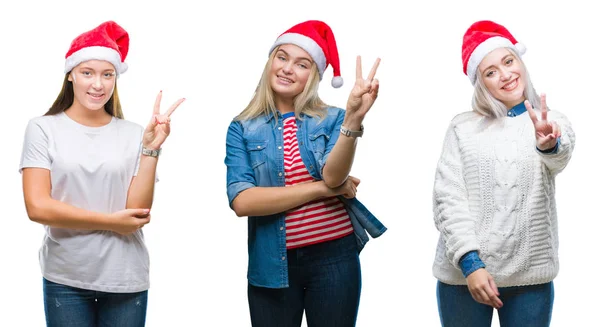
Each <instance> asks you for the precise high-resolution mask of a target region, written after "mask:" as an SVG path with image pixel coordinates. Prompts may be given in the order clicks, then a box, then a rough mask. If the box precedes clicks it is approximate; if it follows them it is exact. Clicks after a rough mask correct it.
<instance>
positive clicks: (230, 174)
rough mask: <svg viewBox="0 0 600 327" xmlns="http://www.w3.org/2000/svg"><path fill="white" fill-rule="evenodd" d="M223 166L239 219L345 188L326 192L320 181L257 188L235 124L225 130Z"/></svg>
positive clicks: (339, 192) (273, 211)
mask: <svg viewBox="0 0 600 327" xmlns="http://www.w3.org/2000/svg"><path fill="white" fill-rule="evenodd" d="M225 165H226V166H227V197H228V198H229V206H230V207H231V209H233V210H234V211H235V213H236V215H237V216H238V217H245V216H266V215H271V214H275V213H280V212H284V211H286V210H289V209H292V208H295V207H298V206H300V205H303V204H305V203H307V202H310V201H312V200H315V199H318V198H321V197H329V196H335V195H338V194H343V193H346V192H345V191H347V189H346V188H344V187H340V188H336V189H329V188H328V187H327V186H326V185H325V183H324V182H322V181H317V182H311V183H305V184H299V185H294V186H287V187H285V186H282V187H258V186H257V183H256V179H255V176H254V170H253V169H252V167H251V166H250V159H249V155H248V152H247V151H246V146H245V142H244V138H243V129H242V125H241V124H240V122H237V121H236V122H232V123H231V124H230V125H229V129H228V131H227V140H226V156H225Z"/></svg>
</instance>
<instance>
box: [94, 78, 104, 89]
mask: <svg viewBox="0 0 600 327" xmlns="http://www.w3.org/2000/svg"><path fill="white" fill-rule="evenodd" d="M101 78H102V76H96V78H94V83H93V84H92V87H94V88H95V89H97V90H99V89H101V88H102V80H101Z"/></svg>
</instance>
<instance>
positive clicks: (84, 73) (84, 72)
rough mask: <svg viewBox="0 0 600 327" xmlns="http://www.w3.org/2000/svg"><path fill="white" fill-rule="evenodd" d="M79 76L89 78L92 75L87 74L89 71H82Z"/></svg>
mask: <svg viewBox="0 0 600 327" xmlns="http://www.w3.org/2000/svg"><path fill="white" fill-rule="evenodd" d="M81 74H82V75H83V76H91V75H92V72H89V71H83V72H81Z"/></svg>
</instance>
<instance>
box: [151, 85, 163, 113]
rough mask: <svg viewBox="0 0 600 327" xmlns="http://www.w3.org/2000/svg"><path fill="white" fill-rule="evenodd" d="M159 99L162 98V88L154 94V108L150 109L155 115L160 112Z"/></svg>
mask: <svg viewBox="0 0 600 327" xmlns="http://www.w3.org/2000/svg"><path fill="white" fill-rule="evenodd" d="M161 99H162V90H161V91H160V92H158V95H157V96H156V100H155V101H154V110H153V111H152V113H153V114H155V115H159V114H160V100H161Z"/></svg>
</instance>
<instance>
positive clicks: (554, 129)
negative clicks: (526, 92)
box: [525, 93, 560, 151]
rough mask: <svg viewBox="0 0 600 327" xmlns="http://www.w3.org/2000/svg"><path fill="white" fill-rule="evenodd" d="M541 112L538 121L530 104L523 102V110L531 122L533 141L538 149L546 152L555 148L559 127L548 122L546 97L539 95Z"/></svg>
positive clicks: (526, 101) (554, 123)
mask: <svg viewBox="0 0 600 327" xmlns="http://www.w3.org/2000/svg"><path fill="white" fill-rule="evenodd" d="M540 97H541V106H542V108H541V111H542V117H541V119H540V120H538V118H537V115H536V114H535V111H533V108H532V107H531V103H529V101H528V100H525V108H527V112H528V113H529V118H531V121H532V122H533V127H534V128H535V140H536V145H537V147H538V149H540V150H542V151H543V150H548V149H552V148H554V147H555V146H556V142H557V139H558V138H559V137H560V126H558V124H557V123H556V122H549V121H548V107H547V106H546V95H545V94H543V93H542V94H541V96H540Z"/></svg>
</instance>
